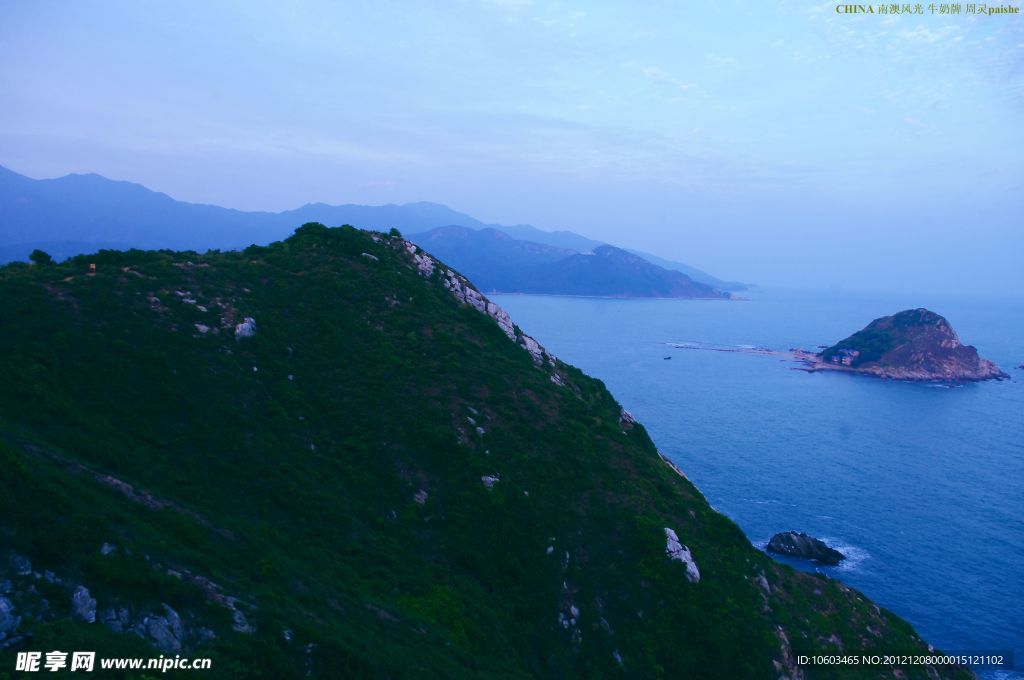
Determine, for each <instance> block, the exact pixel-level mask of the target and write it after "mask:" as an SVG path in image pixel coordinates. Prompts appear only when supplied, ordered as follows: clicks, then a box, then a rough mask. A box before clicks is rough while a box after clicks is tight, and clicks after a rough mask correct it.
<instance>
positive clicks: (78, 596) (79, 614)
mask: <svg viewBox="0 0 1024 680" xmlns="http://www.w3.org/2000/svg"><path fill="white" fill-rule="evenodd" d="M71 613H72V614H73V615H74V616H75V618H76V619H78V620H79V621H85V622H86V623H95V622H96V598H94V597H93V596H92V595H90V594H89V589H88V588H86V587H85V586H78V587H76V588H75V592H74V593H72V594H71Z"/></svg>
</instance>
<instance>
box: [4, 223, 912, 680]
mask: <svg viewBox="0 0 1024 680" xmlns="http://www.w3.org/2000/svg"><path fill="white" fill-rule="evenodd" d="M410 248H412V246H410V245H408V244H407V243H406V242H405V241H404V240H403V239H401V237H399V236H398V235H397V234H395V235H391V236H387V235H383V234H375V233H372V232H363V231H358V230H356V229H353V228H349V227H342V228H338V229H327V228H326V227H323V226H321V225H315V224H307V225H305V226H303V227H302V228H300V229H299V230H298V231H297V232H296V233H295V235H293V236H292V237H291V238H289V239H287V240H286V241H283V242H278V243H274V244H271V245H269V246H267V247H255V246H254V247H250V248H248V249H246V250H245V251H242V252H225V253H219V252H211V253H207V254H197V253H194V252H187V253H175V252H170V251H161V252H144V251H129V252H113V251H103V252H101V253H99V254H97V255H94V256H81V257H76V258H73V259H71V260H69V261H66V262H64V263H62V264H39V265H24V264H12V265H9V266H7V267H4V268H2V269H0V309H2V310H3V314H0V371H2V375H3V376H4V380H3V385H4V386H3V389H2V390H0V582H2V581H5V580H6V581H9V582H10V583H9V587H8V588H7V593H6V595H4V596H3V597H4V598H5V599H6V600H7V601H8V602H9V603H10V604H11V606H13V613H14V615H16V616H18V617H20V624H19V625H18V626H17V627H16V628H12V629H10V630H9V631H8V632H7V633H6V640H7V642H6V643H5V642H4V639H3V638H0V645H6V647H7V648H6V650H5V651H3V652H0V677H8V676H10V677H18V675H17V674H15V673H13V670H12V669H13V668H14V661H13V658H14V654H15V652H16V651H18V650H19V649H33V650H43V651H49V650H51V649H62V650H64V651H70V650H76V649H95V650H96V651H98V652H99V653H100V655H101V656H121V655H132V656H135V655H137V656H156V655H159V654H161V653H165V654H169V655H171V656H173V655H174V654H175V653H180V654H183V655H188V656H209V657H212V659H213V663H212V670H211V671H209V672H206V673H203V672H188V673H185V672H182V673H180V674H179V675H180V677H191V678H196V677H217V678H221V677H223V678H290V677H317V678H339V677H392V678H402V677H416V678H431V677H437V678H442V677H443V678H463V677H464V678H479V677H500V678H516V677H522V678H528V677H606V676H608V677H617V676H621V677H643V678H657V677H664V678H748V677H749V678H778V677H779V676H780V675H786V674H789V673H791V672H792V669H791V666H792V657H793V655H796V654H806V653H826V654H836V653H840V652H843V653H859V652H861V651H876V652H877V651H885V652H893V651H897V650H916V651H923V650H924V649H925V646H924V643H922V642H921V641H920V640H918V639H917V637H916V636H915V634H914V633H913V631H912V630H911V628H910V627H909V625H907V624H906V623H904V622H902V621H901V620H899V619H897V618H896V617H894V616H892V615H891V614H889V613H888V612H885V611H884V610H880V609H878V608H877V607H876V606H875V605H873V604H872V603H871V602H870V601H868V600H866V599H865V598H864V597H863V596H861V595H859V594H858V593H856V592H854V591H852V590H849V589H847V588H845V587H844V586H842V585H841V584H840V583H838V582H836V581H832V580H829V579H827V578H825V577H822V576H815V575H809V574H804V573H800V572H795V571H793V570H791V569H789V568H787V567H783V566H780V565H778V564H776V563H774V562H773V561H772V560H771V559H769V558H768V557H767V556H765V555H763V554H762V553H760V552H759V551H757V550H756V549H755V548H753V547H752V546H751V545H750V543H749V542H748V541H747V539H746V538H745V537H744V535H743V533H742V532H741V531H740V529H739V528H738V527H737V526H736V525H735V524H734V523H733V522H731V521H730V520H728V519H726V518H725V517H723V516H722V515H719V514H718V513H716V512H714V511H713V510H712V509H711V508H710V507H709V505H708V504H707V502H706V501H705V500H704V498H703V496H702V495H701V494H700V492H699V491H698V490H697V489H696V488H695V487H694V486H693V485H692V484H690V483H689V481H687V480H686V479H685V478H683V477H682V476H680V475H679V474H677V473H676V472H675V471H674V470H673V469H672V468H670V467H669V466H668V465H666V464H665V463H664V462H663V461H662V459H661V458H660V457H659V455H658V453H657V451H656V449H655V447H654V445H653V444H652V442H651V440H650V439H649V437H648V436H647V434H646V432H645V431H644V429H643V427H642V426H641V425H639V424H634V423H633V422H632V421H631V419H630V418H628V417H626V416H625V415H624V414H623V412H622V411H621V407H620V406H619V405H618V404H617V403H616V401H615V399H614V398H613V397H612V396H611V395H610V394H609V393H608V392H607V390H605V388H604V386H603V385H602V383H601V382H600V381H597V380H594V379H592V378H589V377H587V376H585V375H583V374H582V373H581V372H580V371H578V370H577V369H575V368H573V367H571V366H568V365H565V364H563V363H561V362H559V361H557V360H554V359H553V358H551V357H549V356H548V355H546V354H545V353H543V352H540V351H534V352H533V353H531V352H529V351H527V350H526V349H524V347H523V345H530V344H531V343H530V341H529V340H527V339H525V338H523V337H522V336H521V333H520V331H519V330H518V329H515V330H514V332H513V335H514V339H510V338H509V337H508V336H507V334H506V332H505V331H503V330H502V328H501V327H500V326H499V324H498V323H496V322H495V319H494V318H492V316H489V315H488V314H485V313H481V312H480V311H478V310H477V309H476V308H475V307H474V306H473V305H471V304H465V303H463V302H461V301H460V300H458V299H456V297H454V296H453V295H452V293H451V292H450V290H449V289H450V288H452V287H457V286H455V285H454V284H453V283H452V281H456V282H458V281H459V280H458V277H457V276H455V275H454V274H453V275H451V276H449V275H448V274H447V273H446V272H445V271H444V268H443V266H434V267H433V268H431V267H430V266H429V265H431V264H433V263H432V261H427V265H426V266H425V265H424V264H423V263H424V260H423V259H422V256H419V257H421V260H420V263H419V264H418V265H417V262H416V261H415V260H414V255H413V254H412V253H411V252H410ZM90 264H95V265H96V270H95V273H94V274H93V273H90V267H89V265H90ZM427 270H429V273H427V274H424V273H423V272H424V271H427ZM446 281H447V283H446ZM460 285H462V286H463V290H465V288H464V284H461V283H460ZM470 297H473V298H474V300H475V299H476V298H475V296H472V295H470ZM247 318H251V319H252V322H251V323H248V322H246V319H247ZM249 329H251V330H252V331H253V332H252V333H251V334H247V332H246V331H247V330H249ZM535 357H537V358H536V359H535ZM723 436H727V433H723ZM666 528H668V529H671V530H673V531H674V532H675V534H676V535H678V538H679V540H680V541H681V542H682V543H683V544H685V545H686V546H687V547H688V548H689V550H690V551H691V552H692V556H693V559H694V560H695V562H696V565H697V567H698V568H699V573H700V578H699V581H697V582H692V581H691V579H690V578H688V577H687V566H686V565H685V564H683V563H682V562H680V561H678V560H673V559H670V557H669V556H668V555H667V553H666V545H667V544H666V531H665V530H666ZM26 558H27V560H29V561H30V562H31V570H30V573H19V572H23V571H24V569H23V568H21V567H20V566H19V565H23V564H24V559H26ZM46 572H51V573H50V574H49V575H47V574H46ZM37 574H38V576H37ZM82 586H84V587H86V588H87V589H88V591H89V597H91V598H94V599H95V601H96V604H95V618H96V620H95V621H94V622H91V623H90V622H88V616H87V615H85V616H83V614H82V613H81V612H79V613H78V614H77V615H76V614H75V613H74V611H73V608H72V597H73V593H74V591H75V590H76V589H77V588H79V587H82ZM168 607H169V608H170V610H172V611H173V612H174V613H175V614H176V615H177V616H178V617H180V623H177V624H175V621H173V619H174V617H172V616H171V614H170V613H168V609H167V608H168ZM86 609H88V607H87V608H86ZM121 611H123V612H124V613H123V614H122V613H120V612H121ZM111 617H113V618H111ZM147 617H148V618H147ZM118 626H120V627H121V628H122V629H134V630H135V631H137V632H138V633H139V634H136V633H133V632H115V631H114V630H112V629H116V628H118ZM168 628H170V629H173V632H174V635H173V638H174V639H173V640H172V639H169V638H167V637H166V635H164V634H163V633H161V631H166V630H167V629H168ZM18 635H22V636H26V635H30V636H31V638H30V639H28V638H23V639H22V642H20V643H18V642H15V643H11V641H12V640H14V639H15V638H16V636H18ZM8 643H11V644H8ZM175 645H177V648H175ZM836 672H837V671H835V670H834V667H832V668H830V669H828V673H820V674H819V675H817V676H815V675H814V674H813V673H811V674H810V675H811V677H832V675H831V673H836ZM903 672H905V673H906V674H907V676H908V677H925V671H924V669H922V668H920V667H916V668H915V667H905V668H903ZM846 673H847V675H848V676H849V677H892V673H893V669H891V668H884V669H883V668H877V669H873V670H871V671H866V669H864V668H854V669H846ZM47 675H48V676H54V675H59V674H53V673H47ZM67 675H68V676H69V677H78V675H79V674H77V673H76V674H71V673H68V674H67ZM157 675H158V676H159V675H160V674H157ZM174 675H175V674H174V673H168V674H167V677H172V676H174Z"/></svg>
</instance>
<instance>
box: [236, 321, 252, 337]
mask: <svg viewBox="0 0 1024 680" xmlns="http://www.w3.org/2000/svg"><path fill="white" fill-rule="evenodd" d="M254 335H256V319H254V318H252V317H251V316H247V317H245V319H243V320H242V323H240V324H237V325H236V326H235V338H236V339H241V338H251V337H252V336H254Z"/></svg>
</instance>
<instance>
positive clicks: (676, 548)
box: [665, 527, 700, 583]
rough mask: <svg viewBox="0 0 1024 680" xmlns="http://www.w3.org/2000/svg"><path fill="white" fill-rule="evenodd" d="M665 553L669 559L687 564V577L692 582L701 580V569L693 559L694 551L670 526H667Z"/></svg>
mask: <svg viewBox="0 0 1024 680" xmlns="http://www.w3.org/2000/svg"><path fill="white" fill-rule="evenodd" d="M665 554H666V555H668V557H669V559H672V560H677V561H679V562H682V563H683V564H685V565H686V578H688V579H689V580H690V583H699V582H700V569H698V568H697V562H696V561H695V560H694V559H693V553H691V552H690V549H689V548H687V547H686V546H685V545H683V544H682V543H680V542H679V537H678V536H677V535H676V532H675V531H673V530H672V529H669V528H668V527H665Z"/></svg>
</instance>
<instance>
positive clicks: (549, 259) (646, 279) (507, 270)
mask: <svg viewBox="0 0 1024 680" xmlns="http://www.w3.org/2000/svg"><path fill="white" fill-rule="evenodd" d="M409 239H410V240H411V241H412V242H413V243H415V244H416V245H418V246H420V247H422V248H424V249H426V250H428V251H429V252H431V253H433V254H435V255H436V256H438V257H440V258H441V259H443V260H444V261H445V262H447V263H449V264H451V265H452V266H453V267H455V268H456V269H458V271H459V273H461V274H462V275H464V276H466V277H467V278H469V279H470V280H471V281H473V283H474V284H475V285H477V286H479V287H480V289H481V290H484V291H487V292H489V293H526V294H534V295H576V296H594V297H617V298H651V297H654V298H702V299H711V300H728V299H730V298H731V297H732V295H731V294H730V293H728V292H726V291H724V290H720V289H718V288H716V287H714V286H712V285H710V284H707V283H702V282H700V281H697V280H695V279H693V278H691V277H690V276H688V275H687V274H684V273H683V272H681V271H678V270H675V269H667V268H665V267H661V266H659V265H657V264H654V263H653V262H650V261H649V260H646V259H644V258H643V257H640V256H638V255H635V254H633V253H631V252H629V251H627V250H623V249H622V248H616V247H614V246H610V245H597V246H595V247H593V248H590V249H587V250H586V251H585V252H580V251H577V250H573V249H569V248H561V247H556V246H552V245H549V244H545V243H539V242H534V241H527V240H520V239H516V238H513V237H511V236H509V235H508V234H507V233H505V232H503V231H500V230H498V229H490V228H484V229H470V228H468V227H462V226H457V225H452V226H447V227H439V228H437V229H432V230H430V231H428V232H424V233H422V234H411V235H410V236H409Z"/></svg>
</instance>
